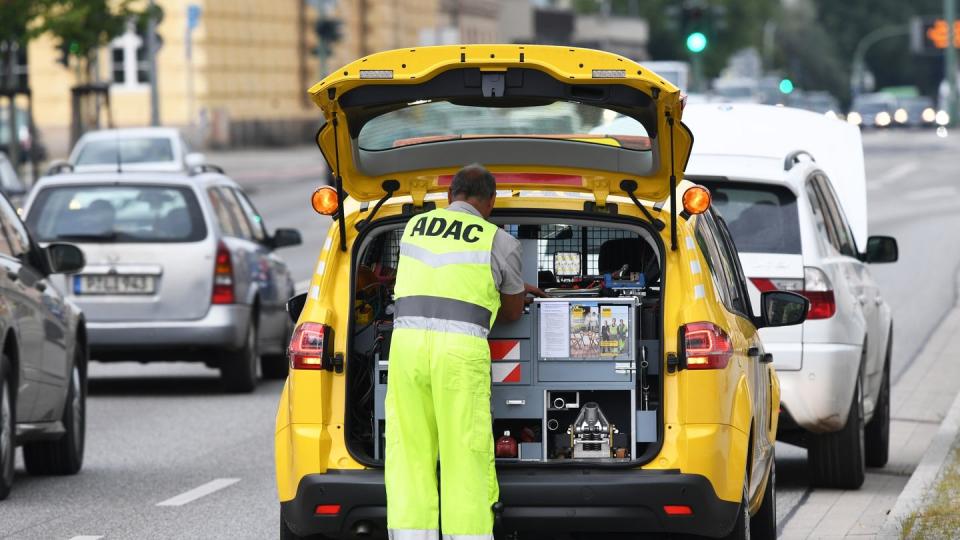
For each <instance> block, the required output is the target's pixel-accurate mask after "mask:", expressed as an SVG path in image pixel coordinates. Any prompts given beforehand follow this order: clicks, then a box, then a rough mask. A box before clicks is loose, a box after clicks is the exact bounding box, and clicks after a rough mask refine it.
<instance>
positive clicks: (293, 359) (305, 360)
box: [287, 322, 333, 369]
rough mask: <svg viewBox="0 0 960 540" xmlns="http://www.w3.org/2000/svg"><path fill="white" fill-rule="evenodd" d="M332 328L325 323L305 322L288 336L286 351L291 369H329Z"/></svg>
mask: <svg viewBox="0 0 960 540" xmlns="http://www.w3.org/2000/svg"><path fill="white" fill-rule="evenodd" d="M332 346H333V329H332V328H330V327H329V326H327V325H325V324H320V323H312V322H305V323H301V324H300V325H299V326H297V329H296V330H294V331H293V337H291V338H290V347H289V349H287V353H288V355H289V357H290V367H291V368H293V369H330V366H331V361H330V360H331V359H330V348H331V347H332Z"/></svg>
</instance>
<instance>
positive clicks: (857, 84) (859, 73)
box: [850, 0, 949, 98]
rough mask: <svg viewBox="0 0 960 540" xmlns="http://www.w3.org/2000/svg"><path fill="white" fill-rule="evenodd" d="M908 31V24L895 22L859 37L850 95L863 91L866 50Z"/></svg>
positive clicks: (856, 94)
mask: <svg viewBox="0 0 960 540" xmlns="http://www.w3.org/2000/svg"><path fill="white" fill-rule="evenodd" d="M947 1H949V0H947ZM909 33H910V27H909V26H907V25H903V24H895V25H891V26H881V27H880V28H877V29H876V30H874V31H872V32H870V33H869V34H867V35H865V36H863V38H861V39H860V42H859V43H857V48H856V49H854V51H853V66H852V68H853V69H852V71H853V73H852V76H851V77H850V95H851V96H852V97H854V98H855V97H857V96H858V95H860V92H862V91H863V71H864V69H863V63H864V60H863V58H864V56H866V54H867V50H868V49H869V48H870V47H872V46H874V45H875V44H876V43H877V42H879V41H883V40H884V39H888V38H892V37H897V36H902V35H906V34H909Z"/></svg>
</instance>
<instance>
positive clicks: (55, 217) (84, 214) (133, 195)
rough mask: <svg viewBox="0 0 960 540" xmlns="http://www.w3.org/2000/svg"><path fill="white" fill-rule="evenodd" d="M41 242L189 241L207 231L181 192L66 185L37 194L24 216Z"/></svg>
mask: <svg viewBox="0 0 960 540" xmlns="http://www.w3.org/2000/svg"><path fill="white" fill-rule="evenodd" d="M26 222H27V226H28V227H30V229H31V231H32V232H33V234H34V235H35V236H36V237H37V239H39V240H40V241H42V242H52V241H56V240H65V241H74V242H92V243H112V242H195V241H198V240H202V239H203V238H205V237H206V235H207V231H206V227H205V226H204V223H203V217H202V214H201V213H200V207H199V205H198V204H197V199H196V197H195V196H194V194H193V192H192V191H191V190H190V189H188V188H185V187H176V186H153V185H150V186H143V185H124V186H118V185H82V186H77V185H72V186H57V187H50V188H46V189H43V190H42V191H40V192H39V193H38V194H37V199H36V201H34V203H33V204H32V205H31V207H30V211H29V213H28V214H27V219H26Z"/></svg>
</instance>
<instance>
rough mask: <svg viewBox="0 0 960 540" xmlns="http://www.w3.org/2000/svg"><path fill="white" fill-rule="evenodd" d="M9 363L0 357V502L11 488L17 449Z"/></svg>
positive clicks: (5, 356)
mask: <svg viewBox="0 0 960 540" xmlns="http://www.w3.org/2000/svg"><path fill="white" fill-rule="evenodd" d="M11 375H12V374H11V368H10V361H9V360H8V359H7V355H3V356H0V501H2V500H3V499H6V498H7V496H9V495H10V490H11V489H12V488H13V463H14V456H15V453H16V450H17V447H16V446H15V445H14V442H13V430H14V425H15V418H14V413H13V404H14V399H13V385H12V384H10V381H11V380H12V378H13V377H12V376H11Z"/></svg>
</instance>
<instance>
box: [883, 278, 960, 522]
mask: <svg viewBox="0 0 960 540" xmlns="http://www.w3.org/2000/svg"><path fill="white" fill-rule="evenodd" d="M956 284H957V291H958V293H960V274H958V276H957V282H956ZM957 310H960V298H958V301H957V303H956V304H955V305H954V307H953V308H952V309H951V310H950V311H949V312H947V314H946V316H945V317H944V319H943V323H942V324H941V327H940V328H937V330H936V332H935V333H936V334H939V333H940V332H949V333H953V332H955V331H956V330H955V329H954V328H948V327H947V325H946V324H944V323H946V322H947V321H948V320H949V319H950V318H951V315H953V313H954V312H955V311H957ZM932 340H933V338H932V337H931V340H930V341H932ZM958 436H960V392H958V393H957V395H956V397H955V398H954V400H953V403H952V404H951V405H950V409H949V410H948V411H947V415H946V417H944V419H943V421H942V422H940V427H939V428H938V429H937V434H936V435H934V437H933V439H932V440H931V441H930V446H928V447H927V450H926V451H925V452H924V453H923V457H922V458H921V459H920V463H918V464H917V467H916V469H914V470H913V474H911V475H910V480H908V481H907V485H906V486H904V488H903V491H901V492H900V496H899V497H897V502H896V503H894V505H893V508H891V509H890V512H889V513H888V514H887V519H886V521H885V522H884V524H883V528H882V529H881V530H880V533H879V534H878V535H877V538H900V524H901V523H902V522H903V520H904V519H906V518H907V517H908V516H909V515H910V514H912V513H913V512H914V511H916V510H918V509H920V508H923V507H924V506H925V504H926V503H927V502H928V498H929V495H930V488H932V487H933V486H934V485H935V484H936V482H937V480H938V479H939V477H940V471H941V470H943V467H944V464H945V463H946V461H947V459H948V458H949V457H950V450H951V449H952V448H953V445H954V443H955V442H956V441H957V438H958Z"/></svg>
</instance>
